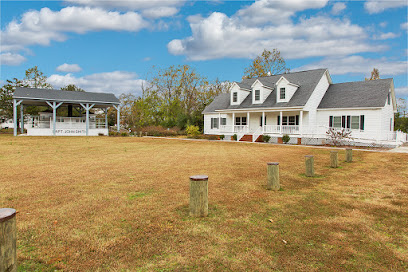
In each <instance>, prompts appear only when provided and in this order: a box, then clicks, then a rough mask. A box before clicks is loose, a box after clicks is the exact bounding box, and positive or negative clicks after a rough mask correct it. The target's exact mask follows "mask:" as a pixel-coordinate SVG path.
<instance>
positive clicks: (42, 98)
mask: <svg viewBox="0 0 408 272" xmlns="http://www.w3.org/2000/svg"><path fill="white" fill-rule="evenodd" d="M25 106H48V107H49V108H51V112H47V111H46V112H40V113H39V114H38V115H35V116H33V115H28V116H24V107H25ZM63 107H66V108H67V115H68V116H58V115H57V111H58V109H61V108H63ZM109 107H114V108H115V109H117V130H118V131H119V130H120V105H119V100H118V99H117V98H116V97H115V96H114V95H113V94H106V93H89V92H72V91H62V90H51V89H30V88H16V90H15V92H14V95H13V119H14V124H17V122H18V120H17V116H18V108H19V110H20V122H21V123H20V129H21V133H24V129H25V128H26V130H27V135H29V136H98V135H108V134H109V129H108V115H107V114H108V108H109ZM73 108H76V109H77V111H79V112H81V115H82V112H83V113H84V115H85V116H73V114H72V109H73ZM91 109H93V110H96V109H99V111H100V113H103V114H104V118H97V117H96V115H95V114H92V112H91V111H90V110H91ZM24 120H26V121H25V122H24ZM24 123H25V124H24ZM14 136H17V125H15V126H14Z"/></svg>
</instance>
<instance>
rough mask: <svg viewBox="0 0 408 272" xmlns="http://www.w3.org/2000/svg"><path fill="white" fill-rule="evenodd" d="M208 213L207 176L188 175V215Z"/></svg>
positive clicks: (203, 215)
mask: <svg viewBox="0 0 408 272" xmlns="http://www.w3.org/2000/svg"><path fill="white" fill-rule="evenodd" d="M207 215H208V176H205V175H197V176H191V177H190V216H194V217H205V216H207Z"/></svg>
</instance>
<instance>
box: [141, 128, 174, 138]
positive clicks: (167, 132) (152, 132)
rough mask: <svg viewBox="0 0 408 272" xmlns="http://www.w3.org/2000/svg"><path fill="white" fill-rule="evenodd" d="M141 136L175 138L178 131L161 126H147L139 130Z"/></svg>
mask: <svg viewBox="0 0 408 272" xmlns="http://www.w3.org/2000/svg"><path fill="white" fill-rule="evenodd" d="M141 132H142V135H146V134H147V135H148V136H159V137H165V136H177V135H178V131H176V130H174V129H173V128H171V129H170V128H164V127H162V126H148V127H144V128H142V129H141Z"/></svg>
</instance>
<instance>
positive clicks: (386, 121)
mask: <svg viewBox="0 0 408 272" xmlns="http://www.w3.org/2000/svg"><path fill="white" fill-rule="evenodd" d="M390 97H392V96H391V93H390ZM384 104H385V105H384V108H383V109H382V110H381V111H382V113H381V129H382V130H383V131H394V107H393V104H392V98H391V102H390V105H388V98H387V101H385V102H384ZM391 119H392V123H391V129H390V120H391Z"/></svg>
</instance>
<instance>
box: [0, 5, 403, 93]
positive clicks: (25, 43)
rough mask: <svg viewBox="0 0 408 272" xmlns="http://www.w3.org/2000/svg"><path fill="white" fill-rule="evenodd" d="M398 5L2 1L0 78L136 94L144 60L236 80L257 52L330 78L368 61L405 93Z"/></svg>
mask: <svg viewBox="0 0 408 272" xmlns="http://www.w3.org/2000/svg"><path fill="white" fill-rule="evenodd" d="M407 31H408V23H407V1H405V0H404V1H392V0H390V1H375V0H367V1H329V0H314V1H303V0H259V1H194V2H193V1H181V0H169V1H161V0H150V1H97V0H68V1H1V71H0V72H1V77H0V79H1V81H2V83H3V82H4V81H5V80H6V79H11V78H13V77H17V78H23V77H24V71H25V70H26V69H28V68H31V67H33V66H35V65H37V66H38V67H39V69H40V70H41V71H42V72H44V73H45V75H47V76H48V81H49V82H50V83H51V84H52V85H53V86H54V87H55V88H60V87H63V86H65V85H67V84H76V85H77V86H79V87H81V88H84V89H85V90H87V91H96V92H114V93H115V94H117V95H119V94H121V93H124V92H133V93H135V94H136V95H137V94H138V93H139V91H140V86H141V84H142V83H143V81H144V80H145V79H146V77H147V76H148V73H149V72H150V71H151V67H152V66H153V65H155V66H159V67H167V66H170V65H178V64H188V65H190V66H192V67H194V68H195V69H197V71H198V72H199V73H200V74H202V75H204V76H206V77H208V79H210V80H213V79H215V78H217V77H218V78H219V79H220V80H229V81H239V80H240V79H241V77H242V75H243V71H244V69H245V67H247V66H248V65H249V64H250V63H251V60H252V59H253V58H254V57H255V56H257V55H259V54H260V53H261V52H262V51H263V49H264V48H266V49H269V50H272V49H273V48H277V49H278V50H280V51H281V52H282V55H283V57H284V58H285V59H286V62H287V64H288V66H289V67H290V68H291V70H292V71H299V70H306V69H313V68H328V69H329V72H330V74H331V75H332V79H333V81H334V82H335V83H338V82H345V81H358V80H363V79H364V77H369V74H370V72H371V70H372V69H373V68H374V67H376V68H378V69H379V70H380V75H381V77H382V78H388V77H392V78H394V83H395V87H396V92H397V96H399V97H407V96H408V78H407V73H408V72H407V69H408V68H407V65H408V64H407V54H408V50H407Z"/></svg>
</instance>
